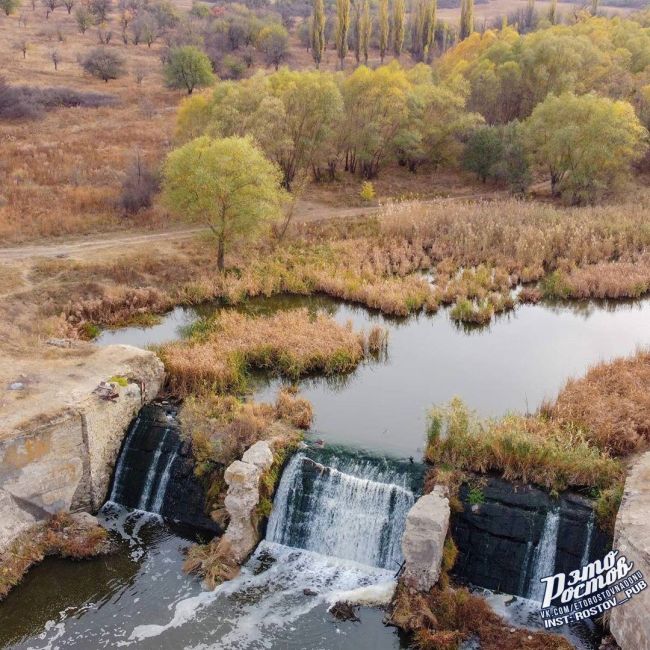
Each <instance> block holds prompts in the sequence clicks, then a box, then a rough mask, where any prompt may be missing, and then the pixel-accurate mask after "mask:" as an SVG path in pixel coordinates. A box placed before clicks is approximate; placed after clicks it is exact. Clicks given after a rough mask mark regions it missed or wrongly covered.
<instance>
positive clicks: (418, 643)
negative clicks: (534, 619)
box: [390, 584, 573, 650]
mask: <svg viewBox="0 0 650 650" xmlns="http://www.w3.org/2000/svg"><path fill="white" fill-rule="evenodd" d="M390 622H391V623H392V624H393V625H397V626H398V627H400V628H401V629H403V630H405V631H407V632H410V633H412V634H413V636H414V641H415V647H416V648H418V649H420V650H457V648H458V647H459V646H460V644H461V643H462V642H463V641H466V640H468V639H470V638H471V637H474V636H477V637H478V638H479V640H480V644H481V648H482V649H483V650H571V648H572V647H573V646H572V645H571V644H570V643H569V642H568V641H567V640H566V639H563V638H562V637H560V636H557V635H552V634H545V633H543V632H533V631H531V630H526V629H516V628H512V627H511V625H510V624H507V623H506V622H505V621H503V619H501V618H500V617H499V616H497V615H496V614H495V613H494V612H493V611H492V609H491V608H490V606H489V605H488V603H487V602H486V601H485V600H484V599H483V598H481V597H479V596H475V595H473V594H470V593H469V591H468V590H467V589H465V588H451V587H446V588H444V587H442V588H441V587H434V588H433V589H432V590H431V591H430V592H429V593H418V592H414V591H410V590H409V589H408V588H407V587H405V586H404V585H402V584H400V585H399V586H398V589H397V592H396V595H395V598H394V600H393V604H392V607H391V612H390Z"/></svg>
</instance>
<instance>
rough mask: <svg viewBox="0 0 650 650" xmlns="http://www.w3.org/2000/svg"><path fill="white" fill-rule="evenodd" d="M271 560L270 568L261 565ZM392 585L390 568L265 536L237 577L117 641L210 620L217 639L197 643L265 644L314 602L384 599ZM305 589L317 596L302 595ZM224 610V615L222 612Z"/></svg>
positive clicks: (132, 640) (134, 639)
mask: <svg viewBox="0 0 650 650" xmlns="http://www.w3.org/2000/svg"><path fill="white" fill-rule="evenodd" d="M269 563H270V566H268V568H266V569H265V570H261V569H262V568H263V567H264V566H266V565H267V564H269ZM394 589H395V580H394V577H393V572H392V571H388V570H386V569H380V568H376V567H371V566H368V565H364V564H359V563H357V562H352V561H349V560H340V559H338V558H332V557H328V556H324V555H320V554H319V553H314V552H312V551H305V550H302V549H295V548H291V547H288V546H283V545H281V544H276V543H274V542H266V541H265V542H262V543H261V544H260V545H259V546H258V548H257V551H256V552H255V554H254V556H253V557H252V558H251V560H250V561H249V562H248V563H247V564H246V566H244V567H243V569H242V572H241V574H240V575H239V576H238V577H237V578H235V579H234V580H231V581H230V582H227V583H224V584H222V585H220V586H219V587H217V589H215V590H214V591H211V592H204V593H202V594H200V595H198V596H194V597H191V598H187V599H185V600H182V601H180V602H178V603H176V605H175V607H174V612H173V615H172V618H171V620H170V621H169V622H168V623H166V624H163V625H139V626H137V627H136V628H134V630H133V632H132V633H131V635H130V636H129V639H128V641H126V642H122V643H121V644H120V645H130V644H132V643H137V642H138V641H142V640H144V639H150V638H152V637H157V636H161V635H163V634H164V633H165V632H167V631H169V630H172V629H174V628H179V627H182V626H184V625H187V624H192V625H197V624H199V625H200V623H201V621H202V620H210V621H214V624H215V626H216V625H218V624H221V625H222V626H223V629H219V630H218V633H219V640H218V641H217V642H215V643H214V644H210V643H208V644H202V645H201V646H199V647H202V648H210V649H212V650H216V649H221V648H224V649H225V648H241V649H244V648H251V647H261V648H264V647H270V646H268V644H269V643H271V644H272V643H273V640H274V638H275V639H276V640H277V638H281V636H280V637H277V638H276V637H275V634H281V630H282V629H287V628H288V629H291V628H292V626H293V625H294V624H295V623H296V621H298V620H299V619H300V618H301V617H302V616H304V615H305V614H308V613H309V612H310V611H311V610H313V609H314V608H315V607H318V606H328V605H331V604H332V603H334V602H337V601H339V600H350V601H351V602H352V601H354V602H355V603H358V604H364V605H366V604H367V605H371V604H380V603H385V602H386V600H387V599H389V598H390V595H391V594H392V592H393V590H394ZM305 590H308V593H309V594H315V595H308V594H305ZM226 599H227V608H226V607H225V604H226V602H225V601H226ZM226 609H227V612H228V618H227V619H226V618H225V617H224V616H223V614H222V610H224V611H225V610H226Z"/></svg>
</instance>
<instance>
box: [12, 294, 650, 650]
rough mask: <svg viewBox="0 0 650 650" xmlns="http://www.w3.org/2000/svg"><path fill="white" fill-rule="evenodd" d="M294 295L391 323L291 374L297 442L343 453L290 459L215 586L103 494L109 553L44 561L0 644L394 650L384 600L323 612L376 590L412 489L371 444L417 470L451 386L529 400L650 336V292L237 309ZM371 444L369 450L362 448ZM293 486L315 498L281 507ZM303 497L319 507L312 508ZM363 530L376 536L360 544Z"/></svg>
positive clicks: (383, 584) (166, 333)
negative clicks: (499, 305)
mask: <svg viewBox="0 0 650 650" xmlns="http://www.w3.org/2000/svg"><path fill="white" fill-rule="evenodd" d="M305 305H306V306H308V307H309V308H312V309H323V310H326V311H328V312H329V313H330V314H332V315H333V316H334V318H336V319H337V320H338V321H340V322H346V321H348V320H351V321H352V322H353V323H354V325H355V326H356V327H367V326H369V325H374V324H380V325H383V326H385V327H387V329H388V330H389V342H388V353H387V356H386V358H384V359H378V360H371V361H369V362H367V363H364V364H362V365H361V366H360V367H359V368H358V369H357V370H356V371H355V372H354V373H352V374H351V375H349V376H346V377H343V378H340V377H339V378H335V379H323V378H311V379H306V380H303V381H302V382H301V391H302V393H303V394H304V395H305V397H307V398H308V399H309V400H310V401H312V403H313V405H314V410H315V422H314V426H313V431H312V432H311V433H310V435H309V436H308V437H309V439H310V440H311V441H312V442H315V441H318V445H320V444H322V443H324V444H325V449H326V450H329V449H332V448H334V446H335V445H345V451H341V452H340V453H339V452H337V453H336V454H335V456H336V457H335V458H334V457H331V458H330V457H323V456H322V453H321V452H319V453H321V456H318V454H316V455H314V454H313V453H311V452H310V453H309V455H310V458H309V460H308V461H306V462H307V463H308V465H309V466H310V467H317V468H318V467H322V468H323V469H319V471H318V472H317V473H316V474H315V475H314V476H312V478H311V479H310V478H305V477H307V476H308V473H306V472H305V471H304V469H301V468H300V467H298V465H297V464H296V463H298V461H296V462H295V463H294V464H293V465H290V466H289V469H290V470H291V471H289V469H288V470H287V472H286V473H285V475H283V479H282V480H283V482H284V485H283V484H281V486H280V488H279V490H278V498H277V499H276V503H275V505H274V515H273V518H272V520H271V523H270V525H269V532H268V533H267V539H266V540H265V541H264V542H263V543H262V544H261V545H260V547H259V548H258V550H257V551H256V553H255V555H254V556H253V557H252V558H251V560H250V561H249V563H248V564H247V565H246V566H245V567H244V569H243V571H242V574H241V576H240V577H239V578H237V579H236V580H235V581H233V582H231V583H228V584H227V585H224V586H223V587H221V588H219V589H218V590H217V591H215V592H206V591H203V590H202V589H201V586H200V585H199V583H198V581H197V580H195V579H194V578H192V577H188V576H185V575H183V574H182V572H181V564H182V561H183V550H184V549H185V548H186V547H187V546H188V544H190V543H191V542H190V541H189V540H186V539H184V538H182V537H179V536H178V535H176V534H174V533H173V532H172V531H171V530H170V529H169V528H168V527H167V526H166V525H165V524H164V523H163V522H162V521H161V519H160V517H157V516H156V515H152V514H148V513H143V512H140V511H138V510H135V511H132V510H128V509H126V508H124V507H122V506H120V505H117V504H108V505H107V506H106V507H105V508H104V510H103V511H102V513H101V516H102V518H103V519H104V521H105V525H106V526H108V527H109V528H111V529H113V530H114V531H115V532H116V535H118V536H119V537H121V538H122V540H123V541H122V544H121V548H120V551H119V552H118V553H116V554H114V555H111V556H109V557H104V558H95V559H93V560H90V561H87V562H78V563H75V562H69V561H65V560H60V559H50V560H47V561H45V562H44V563H43V564H42V565H41V566H39V567H36V568H35V569H34V570H33V571H31V572H30V573H29V575H28V576H27V579H26V580H25V582H24V583H23V584H22V585H21V586H20V587H18V588H17V589H16V590H15V591H14V592H13V593H12V594H10V596H9V597H8V598H7V599H6V601H5V602H4V603H2V604H0V647H11V648H48V649H50V648H51V649H54V648H67V647H76V648H83V649H84V650H85V649H92V648H114V647H122V646H123V647H136V648H170V649H171V648H175V649H176V648H196V649H199V648H201V649H205V650H207V649H209V648H210V649H212V648H282V649H284V648H287V649H288V648H296V649H299V648H300V649H308V650H312V649H313V650H316V649H318V648H323V649H324V650H330V649H333V648H359V649H361V650H363V649H366V648H368V649H372V650H383V649H392V648H400V647H406V645H405V641H404V640H403V639H402V638H401V637H400V636H399V635H398V633H397V632H396V631H395V630H394V629H392V628H387V627H385V626H383V625H382V623H381V620H382V616H383V614H382V612H381V611H380V610H377V609H372V608H362V609H361V610H360V618H361V623H353V622H347V623H341V622H338V621H335V620H334V619H333V618H332V617H331V616H330V615H329V614H328V613H327V607H328V605H329V604H330V603H331V602H332V601H334V600H336V598H338V597H339V596H340V595H341V594H342V593H345V592H349V591H356V592H359V590H361V592H363V594H364V595H365V597H366V598H367V599H369V600H372V599H373V598H380V597H381V596H382V595H384V596H385V593H386V591H387V590H388V589H390V585H391V584H392V581H393V575H394V564H395V563H396V562H398V561H399V547H398V545H396V544H395V540H396V539H397V538H398V536H399V534H400V531H401V528H400V527H401V526H402V524H401V523H399V524H398V525H397V526H396V527H392V526H395V524H394V522H395V521H398V522H399V521H401V520H402V515H403V511H405V509H406V508H407V506H408V504H409V503H411V502H412V500H413V498H415V497H416V496H417V487H416V486H415V484H413V483H411V484H409V485H405V484H403V483H401V482H400V480H398V478H397V475H395V474H386V473H385V472H382V471H379V470H378V469H377V468H378V467H383V466H384V465H383V464H384V463H386V462H389V461H386V460H382V457H385V458H389V459H395V461H393V460H390V462H391V463H392V462H397V461H398V460H399V459H402V460H401V461H400V462H401V463H402V466H404V465H406V466H408V467H417V465H418V461H419V459H420V458H421V456H422V451H423V448H424V439H425V428H426V412H427V409H428V408H430V407H431V406H432V405H434V404H441V403H444V402H447V401H449V400H450V399H451V398H452V397H453V396H455V395H458V396H460V397H461V398H463V399H464V400H465V402H466V403H468V404H469V406H470V407H472V408H474V409H476V410H477V411H479V412H480V413H481V414H483V415H488V416H492V415H494V416H496V415H500V414H503V413H505V412H506V411H509V410H517V411H527V410H529V411H532V410H534V409H536V408H537V407H538V406H539V405H540V403H541V402H542V401H543V400H544V399H546V398H550V399H552V398H553V397H554V395H555V394H556V393H557V391H558V390H559V389H560V388H561V387H562V385H563V383H564V382H565V381H566V380H567V379H568V378H569V377H571V376H579V375H581V374H583V373H584V371H585V370H586V369H587V367H589V366H590V365H591V364H593V363H595V362H597V361H600V360H607V359H610V358H612V357H615V356H620V355H626V354H630V353H632V352H634V351H635V349H636V348H637V347H639V346H648V345H650V301H648V300H645V301H640V302H637V303H627V304H618V305H615V306H612V305H608V304H605V303H601V304H596V303H583V304H578V305H576V304H573V305H555V306H553V305H536V306H522V307H520V308H518V309H517V310H516V311H515V312H514V313H511V314H507V315H504V316H502V317H500V318H497V319H496V320H495V321H494V322H493V323H491V324H490V325H489V326H488V327H486V328H481V329H474V328H470V329H467V328H462V327H458V326H456V325H455V324H454V323H453V322H452V321H451V320H450V319H449V317H448V313H447V311H446V310H441V311H440V312H439V313H437V314H435V315H431V316H425V315H419V316H412V317H410V318H407V319H388V318H385V317H383V316H381V315H379V314H376V313H371V312H369V311H368V310H366V309H364V308H362V307H357V306H351V305H347V304H340V303H337V302H335V301H332V300H330V299H326V298H310V299H302V298H274V299H270V300H264V301H251V302H250V303H249V304H248V305H247V306H246V307H245V309H246V310H247V311H250V312H251V313H268V312H270V311H273V310H276V309H290V308H293V307H298V306H305ZM209 311H210V308H204V309H202V310H183V309H177V310H174V312H172V313H171V314H169V315H168V316H166V317H164V318H163V319H162V321H161V323H160V324H159V325H156V326H154V327H152V328H148V329H144V330H143V329H138V328H126V329H124V330H120V331H114V332H105V333H104V334H102V336H101V337H100V339H99V341H98V343H99V344H100V345H104V344H110V343H129V344H133V345H140V346H144V345H148V344H152V343H160V342H163V341H165V340H170V339H172V338H175V337H178V336H180V335H182V331H183V327H185V326H187V325H188V324H191V322H193V321H194V320H196V318H198V317H200V316H201V315H205V314H206V313H207V312H209ZM281 383H282V381H281V380H279V379H268V378H265V377H256V378H255V380H254V393H255V396H256V398H258V399H273V398H274V396H275V393H276V391H277V389H278V387H279V385H280V384H281ZM318 445H317V446H318ZM368 451H370V452H372V454H373V455H374V457H375V458H376V459H377V460H376V462H375V461H373V462H370V463H369V462H368V461H367V456H366V455H364V454H366V452H368ZM409 457H413V459H414V461H415V463H413V464H411V463H410V462H409V460H408V459H409ZM358 458H363V459H364V461H363V462H357V461H358ZM342 459H343V460H342ZM350 459H352V460H350ZM355 459H357V460H355ZM404 461H406V463H404ZM301 462H302V461H301ZM373 463H374V464H373ZM297 486H300V489H298V488H297ZM292 490H293V492H292ZM301 491H304V493H305V494H306V495H311V496H308V497H305V499H304V500H303V501H302V502H301V503H302V505H301V506H300V507H297V506H296V507H293V506H294V505H295V503H297V502H296V501H295V499H294V497H295V495H296V493H299V492H301ZM281 494H283V495H284V496H282V497H280V495H281ZM292 495H293V496H292ZM278 499H280V500H281V502H280V503H279V502H278ZM149 501H150V500H148V501H147V503H148V502H149ZM154 501H155V499H154V500H152V501H151V503H154ZM292 504H293V505H292ZM337 504H341V510H340V513H341V516H340V517H337V507H336V506H337ZM368 504H371V506H372V508H373V509H380V510H382V509H383V511H382V513H379V514H381V515H385V516H384V519H381V518H380V519H379V520H377V519H375V518H373V521H372V522H368V525H364V524H363V519H362V517H363V515H364V513H365V511H367V510H368V509H369V507H370V506H369V505H368ZM343 506H345V507H343ZM314 509H316V511H317V512H318V513H320V514H321V515H322V518H314ZM390 515H392V516H390ZM370 524H372V525H370ZM301 526H302V527H303V528H301ZM337 526H340V527H341V528H339V529H338V532H337V529H336V527H337ZM355 526H356V528H355ZM355 530H357V531H358V532H354V531H355ZM364 530H365V531H371V532H372V538H373V539H372V540H367V542H366V543H364V542H363V539H362V535H363V531H364ZM313 531H317V532H319V531H320V532H319V534H312V533H313ZM379 540H383V541H381V542H380V541H379ZM305 590H307V592H305Z"/></svg>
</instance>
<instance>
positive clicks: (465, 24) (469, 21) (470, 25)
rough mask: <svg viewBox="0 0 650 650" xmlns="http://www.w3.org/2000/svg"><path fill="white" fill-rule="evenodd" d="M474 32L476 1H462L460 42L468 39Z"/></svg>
mask: <svg viewBox="0 0 650 650" xmlns="http://www.w3.org/2000/svg"><path fill="white" fill-rule="evenodd" d="M473 31H474V0H461V3H460V34H459V36H460V40H461V41H462V40H463V39H465V38H467V37H468V36H469V35H470V34H471V33H472V32H473Z"/></svg>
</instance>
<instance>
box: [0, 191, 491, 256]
mask: <svg viewBox="0 0 650 650" xmlns="http://www.w3.org/2000/svg"><path fill="white" fill-rule="evenodd" d="M495 197H496V194H495V193H494V192H492V193H491V194H489V195H484V194H475V195H469V196H453V197H449V198H441V199H432V200H430V201H426V200H421V201H419V202H420V203H429V202H433V201H437V202H440V201H443V202H445V201H461V200H463V201H478V200H485V199H494V198H495ZM408 203H409V202H405V203H404V204H403V205H406V204H408ZM383 209H384V207H383V206H372V207H369V206H367V207H354V208H340V207H332V206H327V205H323V204H321V203H316V202H311V201H301V202H300V203H299V204H298V206H297V207H296V214H295V217H294V220H295V221H296V222H298V223H300V222H306V221H321V220H324V219H341V218H345V217H360V216H364V215H368V214H373V213H377V212H380V211H381V210H383ZM205 231H207V228H204V227H201V226H194V227H192V228H170V229H168V230H165V231H164V232H139V233H138V232H129V233H123V234H118V233H115V232H113V233H104V234H97V235H87V236H86V237H84V238H76V239H71V240H69V241H61V242H56V243H52V244H42V245H34V244H27V245H23V246H13V247H10V248H0V262H12V261H20V260H25V259H29V258H34V257H75V256H83V255H85V254H88V253H93V252H96V251H101V250H104V249H115V248H125V247H132V246H142V245H145V244H155V243H156V242H162V241H169V240H179V239H189V238H191V237H194V236H195V235H197V234H200V233H202V232H205Z"/></svg>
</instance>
